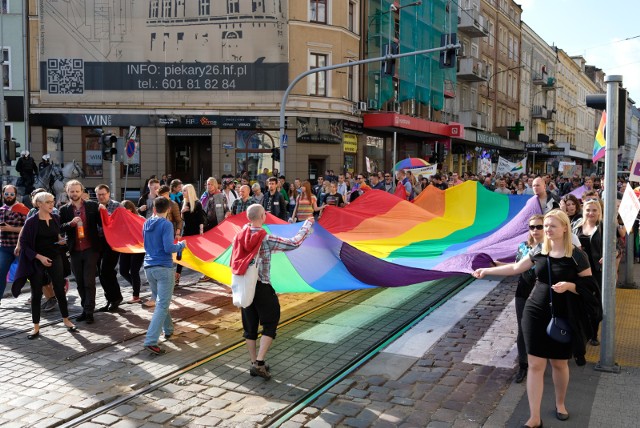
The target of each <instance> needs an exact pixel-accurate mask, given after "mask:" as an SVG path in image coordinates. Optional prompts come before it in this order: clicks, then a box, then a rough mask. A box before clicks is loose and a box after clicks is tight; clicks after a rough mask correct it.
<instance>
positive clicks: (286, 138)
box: [280, 134, 289, 149]
mask: <svg viewBox="0 0 640 428" xmlns="http://www.w3.org/2000/svg"><path fill="white" fill-rule="evenodd" d="M287 141H289V136H288V135H287V134H282V138H280V146H282V148H283V149H286V148H287V147H289V145H288V144H287Z"/></svg>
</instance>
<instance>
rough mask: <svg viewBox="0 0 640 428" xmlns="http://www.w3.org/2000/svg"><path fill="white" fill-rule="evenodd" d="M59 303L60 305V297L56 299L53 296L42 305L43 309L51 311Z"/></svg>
mask: <svg viewBox="0 0 640 428" xmlns="http://www.w3.org/2000/svg"><path fill="white" fill-rule="evenodd" d="M57 305H58V299H56V298H55V297H52V298H50V299H49V300H47V301H46V302H45V304H44V306H43V307H42V311H43V312H51V311H52V310H54V309H55V308H56V306H57Z"/></svg>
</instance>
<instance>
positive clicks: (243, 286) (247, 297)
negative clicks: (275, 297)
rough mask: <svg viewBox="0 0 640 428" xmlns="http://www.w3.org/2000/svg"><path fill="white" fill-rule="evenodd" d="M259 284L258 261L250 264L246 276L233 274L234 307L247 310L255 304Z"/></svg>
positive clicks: (255, 260) (254, 260)
mask: <svg viewBox="0 0 640 428" xmlns="http://www.w3.org/2000/svg"><path fill="white" fill-rule="evenodd" d="M257 282H258V259H257V258H255V259H253V260H252V261H251V263H250V264H249V267H248V268H247V271H246V272H245V274H244V275H236V274H231V292H232V293H233V306H236V307H238V308H246V307H248V306H250V305H251V303H253V297H254V296H255V295H256V283H257Z"/></svg>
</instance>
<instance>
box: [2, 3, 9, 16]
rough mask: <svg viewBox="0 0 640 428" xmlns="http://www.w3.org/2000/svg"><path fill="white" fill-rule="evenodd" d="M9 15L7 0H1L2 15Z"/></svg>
mask: <svg viewBox="0 0 640 428" xmlns="http://www.w3.org/2000/svg"><path fill="white" fill-rule="evenodd" d="M6 13H9V0H2V14H3V15H4V14H6Z"/></svg>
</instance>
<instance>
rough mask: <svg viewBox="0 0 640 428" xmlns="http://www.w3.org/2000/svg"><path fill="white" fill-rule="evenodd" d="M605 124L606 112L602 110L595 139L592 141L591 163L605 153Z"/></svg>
mask: <svg viewBox="0 0 640 428" xmlns="http://www.w3.org/2000/svg"><path fill="white" fill-rule="evenodd" d="M606 125H607V112H606V111H603V112H602V117H601V118H600V125H599V126H598V132H596V139H595V140H594V141H593V163H596V162H598V160H600V159H602V158H603V157H604V154H605V149H606V145H607V140H606V139H605V130H606Z"/></svg>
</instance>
